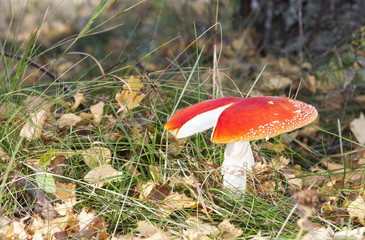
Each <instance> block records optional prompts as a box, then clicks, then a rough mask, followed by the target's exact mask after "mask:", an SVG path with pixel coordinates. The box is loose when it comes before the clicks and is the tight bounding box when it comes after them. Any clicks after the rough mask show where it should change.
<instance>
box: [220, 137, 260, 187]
mask: <svg viewBox="0 0 365 240" xmlns="http://www.w3.org/2000/svg"><path fill="white" fill-rule="evenodd" d="M254 164H255V160H254V158H253V155H252V150H251V146H250V142H249V141H242V142H233V143H227V147H226V150H225V152H224V161H223V163H222V174H223V185H224V186H225V187H227V188H230V189H232V190H239V191H242V192H244V191H245V190H246V181H247V171H251V169H252V166H253V165H254Z"/></svg>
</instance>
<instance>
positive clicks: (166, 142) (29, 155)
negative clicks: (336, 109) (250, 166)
mask: <svg viewBox="0 0 365 240" xmlns="http://www.w3.org/2000/svg"><path fill="white" fill-rule="evenodd" d="M114 3H115V2H114V1H103V2H102V3H100V5H99V6H98V8H97V9H96V10H95V12H94V14H93V15H92V17H91V18H90V20H89V21H88V22H87V24H86V25H85V27H84V28H83V29H82V30H81V31H80V33H79V34H78V35H77V36H76V37H74V38H72V39H71V40H70V41H71V44H68V43H69V42H67V41H61V42H60V43H58V44H56V45H55V48H60V49H62V48H63V50H62V53H61V54H59V55H57V57H56V58H57V60H60V59H61V58H63V57H65V56H66V54H67V53H68V52H69V51H70V49H71V48H72V47H74V46H77V44H78V42H79V41H80V40H81V38H83V40H85V39H87V38H88V37H89V36H90V35H91V34H94V33H96V32H97V31H99V29H103V27H104V26H105V25H106V24H108V23H110V22H111V21H113V20H114V19H115V18H116V17H118V16H120V15H121V14H128V11H132V10H133V8H134V7H137V5H138V4H136V5H135V6H132V7H131V8H129V9H126V10H125V11H121V12H120V13H117V14H116V15H114V17H111V18H108V19H102V16H103V15H104V14H105V13H106V12H107V11H109V10H110V8H111V7H112V5H113V4H114ZM159 14H162V13H161V12H160V13H159ZM100 19H102V20H100ZM159 19H160V18H159ZM160 21H162V20H160ZM11 27H12V26H9V28H11ZM36 35H37V33H35V34H34V35H33V37H32V38H31V39H30V40H29V41H28V42H25V43H24V44H23V45H21V46H19V45H18V44H17V43H16V41H12V42H11V43H10V42H9V41H5V43H3V44H2V46H0V47H1V49H5V48H6V47H9V46H10V49H12V51H15V54H16V55H19V54H22V55H23V57H22V59H21V60H16V59H12V58H6V57H5V56H4V54H1V55H0V63H1V68H2V69H3V70H2V73H1V75H0V79H1V82H2V87H1V88H0V89H1V90H0V106H3V107H4V106H8V105H9V106H10V110H9V111H8V112H1V116H0V117H1V122H0V124H1V129H0V147H1V149H2V150H3V151H4V153H5V154H6V155H8V156H9V158H6V157H5V156H4V160H2V161H1V162H0V172H1V178H2V179H1V187H0V205H1V206H2V208H1V211H0V215H1V216H6V217H8V218H11V219H20V218H21V217H24V216H29V215H30V216H31V218H32V217H33V216H34V215H35V214H37V213H36V212H37V211H38V208H39V202H38V203H37V202H36V201H35V200H39V196H38V197H37V196H34V189H27V188H26V186H27V185H22V184H21V180H22V179H25V180H26V181H29V182H33V183H34V182H35V181H34V179H35V175H36V174H37V171H45V172H47V173H50V174H51V175H52V176H53V178H54V179H55V180H56V181H57V182H62V183H74V184H75V185H76V189H75V192H76V197H77V201H78V202H77V204H76V205H75V209H74V210H75V212H81V211H82V209H84V208H85V207H86V208H88V209H90V210H95V211H96V215H97V216H103V218H104V219H105V221H106V223H107V231H108V233H109V234H113V233H118V234H135V233H137V230H136V229H137V223H138V222H140V221H147V222H151V223H155V224H156V225H157V226H158V227H159V228H161V229H164V230H167V229H168V230H169V231H175V232H178V233H183V232H184V230H186V229H189V228H193V227H191V226H189V225H187V223H186V219H187V218H188V217H189V216H192V217H195V218H198V219H199V220H200V221H202V222H205V223H209V224H211V225H214V226H217V225H218V224H219V223H220V222H222V221H223V220H224V219H229V220H230V222H231V223H232V224H234V225H235V226H236V227H237V228H239V229H241V230H242V231H243V234H242V236H241V238H249V237H252V236H254V235H256V234H257V233H258V232H259V231H261V234H262V236H271V237H274V236H276V234H277V233H278V231H279V229H280V228H281V227H282V225H283V223H284V222H285V219H286V218H287V216H288V214H289V212H290V211H291V209H292V208H293V207H294V205H295V203H294V201H293V199H292V195H291V194H289V190H293V189H292V188H291V186H290V185H289V184H288V182H287V179H285V178H284V177H283V176H282V173H279V172H274V175H272V176H274V179H266V180H267V181H273V182H275V183H276V186H275V188H274V189H272V190H263V189H265V186H261V187H262V188H261V189H262V191H258V192H256V191H249V193H248V194H247V195H246V196H245V198H244V200H243V198H241V197H237V195H234V194H232V193H230V192H229V191H227V190H225V189H224V188H222V185H221V176H220V174H219V169H218V166H219V165H220V164H221V161H222V159H223V150H224V146H223V145H220V144H213V143H211V142H210V141H209V136H210V132H209V131H208V132H207V133H203V134H198V135H197V136H195V137H191V138H189V139H186V140H181V141H178V140H175V139H172V138H171V137H169V136H168V134H167V132H166V130H165V129H164V127H163V126H164V124H165V123H166V122H167V120H168V119H169V118H170V117H171V116H172V114H173V113H174V112H176V111H177V110H178V109H180V108H183V107H186V106H189V105H191V104H194V103H197V102H200V101H202V100H205V99H209V98H212V92H211V90H212V89H213V87H212V86H211V85H209V83H208V81H205V79H204V78H203V76H207V75H208V74H209V69H208V70H207V69H206V66H207V65H209V64H208V63H207V60H206V59H207V56H204V50H205V48H207V46H205V45H203V47H201V48H198V47H196V48H195V51H193V52H192V53H189V52H188V51H186V53H185V56H184V58H181V59H180V58H176V59H174V61H173V65H172V66H171V67H169V68H168V69H167V70H165V71H164V72H163V74H161V72H155V73H149V74H147V75H146V74H144V73H142V72H141V70H140V69H138V68H137V67H136V66H137V64H138V62H139V61H143V60H145V59H148V58H149V57H151V56H153V55H154V54H158V52H159V50H160V49H159V47H155V48H154V49H151V51H150V52H149V53H147V54H146V55H144V56H143V57H141V58H136V60H134V61H133V60H132V59H128V60H126V62H124V63H123V64H122V65H121V66H117V67H116V68H114V69H113V71H112V72H110V74H111V73H112V74H117V75H118V76H123V77H126V76H127V74H128V75H129V74H130V73H132V72H133V74H135V75H139V76H140V77H141V78H142V79H143V83H144V87H143V89H142V91H143V92H144V93H145V94H146V97H145V98H144V99H143V100H142V102H141V104H140V106H139V107H137V108H134V109H132V110H127V111H125V112H124V115H122V114H120V113H118V108H119V107H118V104H117V103H116V101H115V100H114V98H115V94H116V93H117V92H119V91H120V90H121V88H122V84H121V83H120V82H119V81H117V80H116V79H115V78H114V77H112V76H111V75H108V74H107V75H106V76H105V77H106V80H105V79H104V78H103V76H102V75H100V73H98V71H97V70H98V68H97V66H96V65H95V64H94V63H93V64H92V65H91V67H88V66H86V67H85V66H84V65H82V64H80V65H75V66H74V68H75V69H76V70H77V71H74V72H73V71H72V70H73V69H70V71H71V73H70V74H69V77H65V78H62V79H63V81H55V80H49V79H48V80H46V79H45V78H46V77H43V78H42V79H41V80H40V81H38V82H35V83H34V82H31V83H28V82H27V79H28V78H32V75H35V76H36V78H38V74H39V72H38V70H36V69H34V68H33V67H31V66H30V63H29V61H26V58H33V57H36V60H37V59H38V56H42V55H46V53H47V52H48V51H50V49H52V48H53V47H50V49H46V50H44V51H43V52H42V51H41V48H39V46H38V45H37V43H36V41H35V40H36ZM156 37H158V31H157V30H155V31H154V35H153V38H156ZM15 38H16V36H15ZM172 39H174V37H172ZM130 41H131V40H130ZM169 43H170V42H166V43H165V44H166V45H168V44H169ZM193 45H194V44H193ZM155 46H156V45H155ZM161 46H162V47H163V46H164V44H162V45H161ZM39 52H40V54H39ZM107 60H108V59H106V60H105V61H107ZM146 61H147V60H146ZM56 64H57V63H56ZM88 65H89V64H88ZM50 68H51V67H50ZM29 72H30V74H29V75H28V74H27V73H29ZM261 73H262V72H261ZM261 73H260V71H257V75H261ZM200 79H204V81H203V80H200ZM64 85H68V86H70V87H71V89H72V90H71V91H69V92H64V91H62V88H63V86H64ZM254 87H255V86H254V85H251V86H250V88H249V90H248V92H251V90H252V88H254ZM79 92H81V93H83V94H84V96H85V97H86V102H85V106H83V105H81V106H80V107H78V108H77V109H76V110H71V109H70V106H67V105H66V104H64V103H63V102H61V100H64V101H66V102H72V101H73V99H72V97H73V96H75V95H76V94H77V93H79ZM223 92H224V93H225V94H226V96H228V95H229V96H239V93H237V90H232V89H231V88H229V87H225V86H224V88H223ZM240 94H243V95H245V94H244V93H240ZM299 95H300V92H299ZM29 96H33V97H36V98H35V99H33V101H32V103H33V105H34V106H32V107H30V105H25V104H24V100H25V99H27V97H29ZM39 97H42V99H46V100H47V101H48V103H45V102H43V103H42V104H41V103H40V102H39V101H38V99H40V98H39ZM37 98H38V99H37ZM99 101H103V102H104V104H105V107H104V111H105V112H104V115H103V120H102V122H101V123H100V124H99V123H96V122H95V121H94V120H93V119H88V118H85V119H84V120H83V122H82V123H80V124H76V125H75V126H71V127H68V128H64V129H60V128H58V126H57V125H55V124H54V118H58V117H60V116H62V115H63V114H65V113H66V112H73V113H75V114H77V115H80V114H82V113H88V112H89V107H90V106H91V105H93V104H96V103H97V102H99ZM45 106H54V109H53V110H51V111H50V113H51V115H52V117H50V118H48V120H47V121H48V122H47V127H48V128H47V129H45V128H43V129H42V137H41V138H38V139H35V140H32V141H28V140H26V139H24V138H21V137H20V130H21V129H22V127H23V125H24V124H25V123H26V122H29V120H30V119H31V117H32V114H34V113H35V112H37V111H38V110H39V109H43V108H45ZM320 114H321V109H320ZM106 115H110V116H112V117H114V121H109V120H108V119H107V117H106ZM341 125H342V124H341V123H340V122H339V125H338V131H335V130H334V131H333V132H332V133H331V132H327V131H325V130H323V129H321V128H319V132H320V134H319V135H327V137H328V136H330V137H331V138H332V141H337V140H339V142H340V146H341V154H342V155H341V156H340V157H339V156H336V155H334V154H332V152H331V153H327V151H326V150H327V148H328V145H327V142H326V141H324V140H321V139H316V138H315V137H309V138H306V140H307V141H308V142H309V143H308V144H307V143H303V142H301V139H303V138H293V142H292V143H290V144H285V147H286V149H285V150H284V151H283V152H281V153H278V152H275V151H271V150H263V149H258V151H257V155H258V157H259V158H264V159H265V160H266V161H267V162H269V163H272V162H273V159H274V158H275V157H277V156H278V155H283V156H285V157H287V158H289V159H290V160H291V162H292V164H291V165H290V166H289V167H288V168H289V169H296V170H298V171H300V172H301V173H302V174H301V175H300V176H299V175H295V176H294V177H293V178H302V179H306V180H308V179H310V178H313V177H318V178H319V179H322V178H323V177H322V176H335V175H336V174H345V173H331V172H327V171H324V172H313V171H310V168H313V167H318V166H319V165H320V164H319V161H320V160H321V159H323V158H324V159H335V158H337V157H339V158H341V159H342V160H343V161H345V160H348V159H345V157H344V155H343V153H344V151H345V150H344V149H343V142H344V141H346V142H348V143H349V144H351V145H352V146H355V145H358V144H357V143H356V142H354V141H353V140H351V139H348V138H347V137H349V136H348V135H346V136H345V137H344V136H343V135H342V131H343V129H342V128H341ZM276 141H278V142H280V141H281V138H280V137H279V138H275V139H272V140H270V142H276ZM261 142H262V141H257V142H255V143H254V144H259V143H261ZM94 145H97V146H102V147H105V148H107V149H109V150H110V152H111V162H110V164H111V165H112V166H113V168H114V169H116V170H117V171H119V172H121V173H122V174H123V178H121V179H118V181H113V182H110V183H108V184H107V185H105V186H104V187H95V186H93V185H92V184H90V183H87V182H86V181H84V180H83V178H84V176H85V175H86V174H87V173H88V172H89V171H90V170H91V169H90V167H89V166H88V165H87V164H86V163H85V161H84V159H83V157H82V155H81V154H80V153H79V151H80V150H85V149H88V148H90V147H91V146H94ZM304 147H305V148H304ZM50 149H55V150H56V151H58V150H62V151H68V152H72V153H74V155H73V156H72V157H67V158H66V159H64V160H62V161H61V160H60V162H62V164H59V165H57V164H56V165H55V166H50V167H48V168H41V167H40V166H39V159H40V158H41V157H42V156H45V153H46V152H47V151H49V150H50ZM256 149H257V148H256ZM305 149H306V150H305ZM337 162H338V161H337ZM295 164H300V165H301V166H302V168H301V169H299V168H298V166H296V165H295ZM152 166H153V167H154V168H152ZM186 176H193V179H195V181H196V183H199V184H198V185H197V186H195V187H193V186H191V185H189V184H187V183H184V184H182V185H181V184H180V185H177V184H174V183H173V182H172V181H171V179H178V180H180V181H182V182H183V178H184V177H186ZM343 179H346V178H343ZM151 180H154V181H155V182H157V181H159V182H161V183H163V184H165V185H166V186H167V187H169V188H170V189H171V190H174V191H177V192H179V193H180V194H182V193H184V194H185V195H186V196H188V197H190V198H193V199H194V200H196V202H197V206H196V207H194V208H180V209H178V210H177V211H174V212H172V213H171V214H170V215H168V216H165V215H164V213H163V212H162V211H161V210H160V208H159V204H160V202H159V201H158V200H154V201H145V200H141V199H140V198H139V194H140V192H139V190H138V186H140V185H141V184H143V183H146V182H148V181H151ZM258 182H259V184H262V182H260V180H258V181H254V182H253V183H252V184H251V185H252V186H255V184H258ZM309 182H310V181H309ZM362 182H363V180H361V183H360V185H362ZM279 184H281V185H282V186H284V187H279ZM321 184H322V183H320V182H317V183H315V188H316V189H322V188H323V190H322V192H325V193H328V194H327V195H328V196H331V195H336V196H337V195H341V196H342V197H343V201H345V200H346V199H347V195H346V194H347V193H346V192H349V194H350V192H351V191H355V190H353V189H350V188H348V189H347V188H346V186H345V185H344V186H343V188H341V190H338V189H334V188H324V186H323V185H321ZM304 185H306V186H307V185H310V184H304ZM257 187H258V186H257ZM294 190H295V189H294ZM297 190H298V189H297ZM326 191H327V192H326ZM29 192H30V193H29ZM32 194H33V195H32ZM48 197H49V198H50V202H51V203H52V204H53V203H54V202H53V201H55V198H54V196H53V195H52V194H48ZM205 210H207V211H208V212H205ZM299 217H300V215H298V213H295V214H294V215H293V216H292V217H291V218H290V219H289V222H288V223H287V224H286V226H285V231H284V232H283V233H282V235H281V237H283V238H289V239H291V238H294V237H296V235H297V233H298V232H299V227H298V225H297V222H296V221H297V220H298V219H299ZM322 224H323V223H322ZM352 224H353V223H352V222H351V218H348V222H347V223H344V226H345V225H347V226H350V225H352ZM323 225H325V224H323ZM339 227H342V226H339Z"/></svg>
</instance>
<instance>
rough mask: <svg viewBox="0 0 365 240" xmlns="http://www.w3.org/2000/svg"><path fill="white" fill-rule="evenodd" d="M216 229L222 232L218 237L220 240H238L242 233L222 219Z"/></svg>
mask: <svg viewBox="0 0 365 240" xmlns="http://www.w3.org/2000/svg"><path fill="white" fill-rule="evenodd" d="M218 228H219V229H220V230H221V231H222V233H221V235H220V238H221V239H230V238H231V239H234V238H238V237H239V236H241V235H242V233H243V231H242V230H241V229H238V228H236V227H235V226H234V225H233V224H231V223H230V222H229V220H228V219H224V220H223V221H222V222H221V223H220V224H219V225H218Z"/></svg>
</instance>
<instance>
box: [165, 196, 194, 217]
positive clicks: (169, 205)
mask: <svg viewBox="0 0 365 240" xmlns="http://www.w3.org/2000/svg"><path fill="white" fill-rule="evenodd" d="M196 204H197V203H196V200H194V199H192V198H189V197H187V196H186V195H185V194H184V193H183V194H179V193H176V192H172V191H171V193H170V195H169V196H167V197H166V198H165V199H164V200H163V201H162V205H161V206H160V207H161V209H162V210H163V211H164V212H165V213H166V214H167V215H169V214H170V213H172V212H174V211H176V210H179V209H183V208H192V207H195V206H196Z"/></svg>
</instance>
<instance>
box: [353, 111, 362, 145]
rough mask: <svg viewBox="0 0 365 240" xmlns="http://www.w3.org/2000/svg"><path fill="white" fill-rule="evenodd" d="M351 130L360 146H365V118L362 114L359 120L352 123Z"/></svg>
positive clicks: (356, 119)
mask: <svg viewBox="0 0 365 240" xmlns="http://www.w3.org/2000/svg"><path fill="white" fill-rule="evenodd" d="M350 128H351V131H352V132H353V134H354V135H355V137H356V139H357V141H358V142H359V143H360V144H365V117H364V113H362V112H361V113H360V117H359V118H355V119H354V120H352V121H351V123H350Z"/></svg>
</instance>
